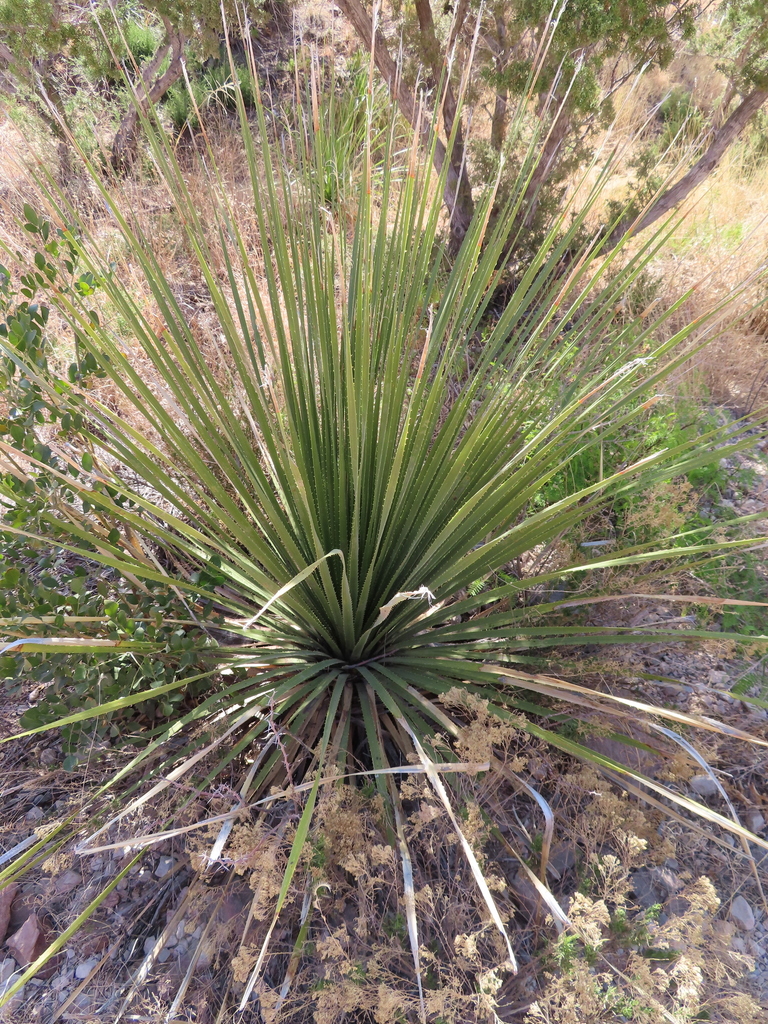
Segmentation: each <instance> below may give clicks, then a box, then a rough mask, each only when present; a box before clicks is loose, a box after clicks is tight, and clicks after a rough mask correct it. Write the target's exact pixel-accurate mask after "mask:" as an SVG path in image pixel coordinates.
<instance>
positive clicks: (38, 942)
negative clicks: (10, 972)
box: [7, 914, 48, 967]
mask: <svg viewBox="0 0 768 1024" xmlns="http://www.w3.org/2000/svg"><path fill="white" fill-rule="evenodd" d="M7 945H8V951H9V952H10V954H11V956H12V957H13V958H14V960H15V961H16V963H17V964H18V965H19V967H26V966H27V965H28V964H31V963H32V961H33V960H37V958H38V957H39V956H40V954H41V953H42V952H43V951H44V950H45V949H46V947H47V946H48V941H47V939H46V937H45V932H44V931H43V926H42V924H41V923H40V918H39V917H38V916H37V914H30V915H29V917H28V918H27V920H26V921H25V922H24V924H23V925H22V926H21V928H19V930H18V931H17V932H14V933H13V935H11V937H10V938H9V939H8V943H7Z"/></svg>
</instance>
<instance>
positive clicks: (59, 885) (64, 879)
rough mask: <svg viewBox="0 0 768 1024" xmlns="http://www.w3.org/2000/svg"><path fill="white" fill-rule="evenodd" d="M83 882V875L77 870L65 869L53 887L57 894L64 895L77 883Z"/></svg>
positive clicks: (76, 885) (74, 887) (75, 886)
mask: <svg viewBox="0 0 768 1024" xmlns="http://www.w3.org/2000/svg"><path fill="white" fill-rule="evenodd" d="M82 884H83V876H82V875H81V874H80V872H79V871H65V872H64V873H63V874H61V875H59V877H58V878H57V879H56V881H55V883H54V888H55V889H56V892H57V893H58V894H59V896H64V895H65V894H66V893H68V892H72V890H73V889H76V888H77V887H78V885H82Z"/></svg>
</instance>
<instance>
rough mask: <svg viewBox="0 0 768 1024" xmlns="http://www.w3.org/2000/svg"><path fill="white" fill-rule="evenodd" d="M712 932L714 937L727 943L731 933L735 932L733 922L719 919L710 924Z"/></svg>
mask: <svg viewBox="0 0 768 1024" xmlns="http://www.w3.org/2000/svg"><path fill="white" fill-rule="evenodd" d="M712 931H713V932H714V933H715V935H719V936H720V937H721V938H723V939H725V940H726V941H728V940H729V939H731V938H733V933H734V932H735V931H736V925H735V924H734V923H733V921H723V920H722V919H721V920H718V921H713V922H712Z"/></svg>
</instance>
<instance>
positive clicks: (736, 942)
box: [731, 935, 747, 953]
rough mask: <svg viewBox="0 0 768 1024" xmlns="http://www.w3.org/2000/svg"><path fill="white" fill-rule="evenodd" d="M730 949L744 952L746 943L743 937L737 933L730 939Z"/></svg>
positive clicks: (735, 951)
mask: <svg viewBox="0 0 768 1024" xmlns="http://www.w3.org/2000/svg"><path fill="white" fill-rule="evenodd" d="M731 949H732V950H733V952H734V953H746V952H747V944H746V942H745V941H744V939H742V938H740V936H738V935H737V936H736V938H735V939H731Z"/></svg>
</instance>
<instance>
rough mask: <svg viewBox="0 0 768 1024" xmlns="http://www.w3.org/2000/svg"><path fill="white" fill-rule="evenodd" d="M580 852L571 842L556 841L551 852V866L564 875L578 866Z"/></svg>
mask: <svg viewBox="0 0 768 1024" xmlns="http://www.w3.org/2000/svg"><path fill="white" fill-rule="evenodd" d="M577 861H578V853H577V851H576V847H575V846H572V845H571V844H570V843H555V845H554V846H553V847H552V849H551V850H550V853H549V863H550V866H551V867H553V868H554V869H555V871H556V872H557V873H558V875H560V876H562V875H564V874H566V873H567V872H568V871H571V870H572V869H573V868H575V867H576V863H577Z"/></svg>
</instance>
